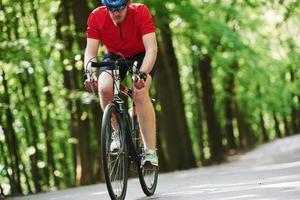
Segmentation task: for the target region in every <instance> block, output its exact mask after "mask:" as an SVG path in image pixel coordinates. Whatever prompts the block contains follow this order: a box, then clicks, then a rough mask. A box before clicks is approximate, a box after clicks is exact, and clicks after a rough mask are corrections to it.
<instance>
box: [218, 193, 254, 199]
mask: <svg viewBox="0 0 300 200" xmlns="http://www.w3.org/2000/svg"><path fill="white" fill-rule="evenodd" d="M255 197H257V195H255V194H248V195H240V196H236V197H224V198H223V200H234V199H253V198H255Z"/></svg>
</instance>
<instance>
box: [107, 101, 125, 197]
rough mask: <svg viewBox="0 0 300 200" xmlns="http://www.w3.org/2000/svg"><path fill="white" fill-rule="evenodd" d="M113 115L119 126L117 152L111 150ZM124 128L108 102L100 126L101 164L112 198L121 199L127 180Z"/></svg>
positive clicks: (117, 113)
mask: <svg viewBox="0 0 300 200" xmlns="http://www.w3.org/2000/svg"><path fill="white" fill-rule="evenodd" d="M113 115H114V116H115V117H114V118H115V119H116V120H115V121H116V124H117V125H118V126H119V130H120V131H119V139H120V148H119V149H118V151H117V152H112V151H111V149H110V148H111V146H110V145H111V142H112V132H113V128H112V123H111V118H112V116H113ZM123 130H124V129H123V128H122V124H121V117H120V113H119V111H118V109H117V107H116V105H114V104H113V103H111V104H108V105H107V106H106V108H105V110H104V114H103V120H102V127H101V146H102V164H103V170H104V176H105V181H106V186H107V190H108V193H109V196H110V198H111V199H112V200H123V199H125V196H126V191H127V182H128V157H127V155H128V150H127V144H126V141H125V134H124V131H123Z"/></svg>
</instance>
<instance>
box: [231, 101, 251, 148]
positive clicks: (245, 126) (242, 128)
mask: <svg viewBox="0 0 300 200" xmlns="http://www.w3.org/2000/svg"><path fill="white" fill-rule="evenodd" d="M234 107H235V109H234V110H235V115H236V117H237V126H238V130H239V145H240V148H241V149H244V150H246V149H250V148H252V147H253V146H254V138H253V133H252V130H251V126H250V125H249V123H248V122H247V120H246V119H247V117H246V116H245V113H243V112H242V111H241V110H240V108H239V105H238V104H237V103H235V106H234Z"/></svg>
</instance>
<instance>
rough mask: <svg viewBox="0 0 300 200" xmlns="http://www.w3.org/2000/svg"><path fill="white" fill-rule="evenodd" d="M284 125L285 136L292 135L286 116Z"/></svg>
mask: <svg viewBox="0 0 300 200" xmlns="http://www.w3.org/2000/svg"><path fill="white" fill-rule="evenodd" d="M283 124H284V135H285V136H289V135H291V131H290V127H289V123H288V120H287V118H286V116H284V117H283Z"/></svg>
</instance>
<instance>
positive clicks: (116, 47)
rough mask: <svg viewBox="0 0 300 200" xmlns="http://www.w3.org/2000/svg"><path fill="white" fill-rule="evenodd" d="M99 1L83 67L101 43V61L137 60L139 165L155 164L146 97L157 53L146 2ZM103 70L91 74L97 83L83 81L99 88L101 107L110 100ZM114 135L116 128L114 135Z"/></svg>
mask: <svg viewBox="0 0 300 200" xmlns="http://www.w3.org/2000/svg"><path fill="white" fill-rule="evenodd" d="M102 3H103V5H104V6H101V7H98V8H96V9H95V10H93V11H92V13H91V14H90V16H89V18H88V27H87V45H86V50H85V55H84V66H89V65H90V62H89V61H95V62H96V58H95V57H96V56H97V53H98V49H99V45H100V43H102V44H104V46H105V48H106V53H105V55H104V59H103V61H115V60H117V59H120V58H126V59H128V60H136V61H138V68H139V71H140V77H141V78H140V79H138V80H137V81H136V82H135V84H134V93H133V100H134V103H135V106H136V110H137V116H138V120H139V123H140V130H141V133H142V138H143V141H144V144H145V157H144V159H143V161H142V167H158V158H157V155H156V133H155V132H156V127H155V124H156V122H155V112H154V107H153V105H152V102H151V99H150V97H149V88H150V85H151V82H152V78H153V75H154V73H155V65H154V64H155V61H156V56H157V41H156V35H155V26H154V23H153V19H152V16H151V14H150V11H149V10H148V8H147V6H146V5H144V4H135V3H132V2H131V0H102ZM127 70H128V69H127V68H123V67H122V68H120V77H121V80H123V79H124V78H125V76H126V73H127ZM104 71H107V70H106V69H101V70H100V75H99V77H98V78H97V77H94V80H98V83H97V81H95V82H94V83H91V84H90V83H89V82H88V81H87V80H86V81H85V86H86V89H87V90H88V91H90V90H91V86H92V87H94V88H93V89H94V90H98V94H99V97H100V105H101V108H102V110H104V108H105V106H106V105H107V104H108V103H109V102H111V101H112V100H113V80H112V77H111V75H110V74H109V73H102V72H104ZM94 74H95V73H94ZM94 76H95V75H94ZM117 137H118V132H117V130H116V131H115V134H114V138H117ZM112 144H113V145H114V147H112V148H118V145H119V144H118V143H117V140H116V141H113V143H112Z"/></svg>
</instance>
